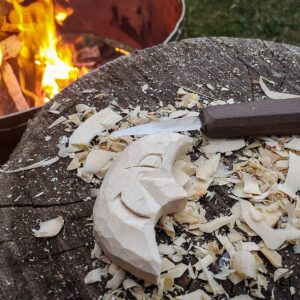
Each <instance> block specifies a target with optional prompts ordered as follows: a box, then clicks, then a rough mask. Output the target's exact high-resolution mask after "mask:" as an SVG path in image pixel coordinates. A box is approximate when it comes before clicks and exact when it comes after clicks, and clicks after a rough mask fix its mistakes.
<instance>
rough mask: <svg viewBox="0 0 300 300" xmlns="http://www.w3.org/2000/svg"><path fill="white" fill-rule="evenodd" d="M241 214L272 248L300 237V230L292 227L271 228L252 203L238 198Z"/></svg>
mask: <svg viewBox="0 0 300 300" xmlns="http://www.w3.org/2000/svg"><path fill="white" fill-rule="evenodd" d="M240 204H241V208H242V216H243V219H244V220H245V222H246V223H247V225H248V226H249V227H250V228H251V229H252V230H254V231H255V232H256V233H257V234H258V235H259V236H260V237H261V238H262V239H263V241H264V242H265V244H266V246H267V247H268V248H270V249H272V250H275V249H277V248H279V247H280V246H281V245H282V244H283V243H284V242H286V241H292V240H297V239H300V230H297V229H294V228H287V229H273V228H272V227H270V226H269V225H267V224H266V222H265V221H264V216H263V214H262V213H261V212H259V211H258V210H257V209H256V208H255V207H253V206H252V204H251V203H250V202H248V201H246V200H242V199H240Z"/></svg>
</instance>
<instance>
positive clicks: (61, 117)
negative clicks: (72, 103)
mask: <svg viewBox="0 0 300 300" xmlns="http://www.w3.org/2000/svg"><path fill="white" fill-rule="evenodd" d="M66 120H67V118H66V117H64V116H60V117H59V118H57V119H56V120H55V121H54V122H53V123H52V124H50V125H49V126H48V128H49V129H51V128H53V127H54V126H56V125H58V124H60V123H62V122H64V121H66Z"/></svg>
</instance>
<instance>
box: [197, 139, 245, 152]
mask: <svg viewBox="0 0 300 300" xmlns="http://www.w3.org/2000/svg"><path fill="white" fill-rule="evenodd" d="M245 146H246V143H245V140H244V139H235V140H229V139H209V140H208V144H207V145H206V146H203V147H201V151H202V152H203V153H205V154H214V153H227V152H233V151H236V150H239V149H241V148H243V147H245Z"/></svg>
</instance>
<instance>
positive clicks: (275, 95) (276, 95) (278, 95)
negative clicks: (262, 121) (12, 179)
mask: <svg viewBox="0 0 300 300" xmlns="http://www.w3.org/2000/svg"><path fill="white" fill-rule="evenodd" d="M264 80H266V81H269V82H270V83H274V82H272V81H270V80H268V79H266V78H264V77H262V76H260V77H259V84H260V86H261V88H262V90H263V91H264V93H265V94H266V95H267V96H268V97H269V98H271V99H277V100H278V99H290V98H299V97H300V95H293V94H287V93H279V92H275V91H271V90H270V89H269V88H268V87H267V85H266V84H265V82H264Z"/></svg>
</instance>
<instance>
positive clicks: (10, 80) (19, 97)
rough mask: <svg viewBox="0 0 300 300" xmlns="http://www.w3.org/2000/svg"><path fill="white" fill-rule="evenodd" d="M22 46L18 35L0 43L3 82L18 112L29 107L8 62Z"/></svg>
mask: <svg viewBox="0 0 300 300" xmlns="http://www.w3.org/2000/svg"><path fill="white" fill-rule="evenodd" d="M21 46H22V44H21V42H20V40H19V39H18V37H17V36H16V35H12V36H10V37H8V38H6V39H5V40H3V41H1V42H0V66H1V68H0V70H1V73H2V78H3V82H4V83H5V85H6V87H7V90H8V93H9V95H10V97H11V99H12V100H13V102H14V104H15V106H16V108H17V110H18V111H21V110H25V109H28V108H29V105H28V103H27V101H26V99H25V98H24V95H23V93H22V90H21V87H20V84H19V82H18V79H17V77H16V75H15V73H14V70H13V69H12V67H11V65H10V64H9V63H8V62H7V60H8V59H9V58H14V57H16V56H17V55H18V53H19V52H20V50H21ZM1 63H2V65H1Z"/></svg>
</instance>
